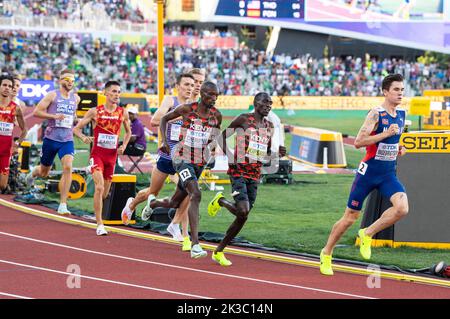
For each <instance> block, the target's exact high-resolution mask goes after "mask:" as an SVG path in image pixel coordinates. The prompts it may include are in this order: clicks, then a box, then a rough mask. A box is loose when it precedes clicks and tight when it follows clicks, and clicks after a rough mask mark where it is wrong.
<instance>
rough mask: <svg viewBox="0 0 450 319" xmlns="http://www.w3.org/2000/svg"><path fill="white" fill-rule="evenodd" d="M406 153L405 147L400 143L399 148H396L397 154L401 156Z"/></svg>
mask: <svg viewBox="0 0 450 319" xmlns="http://www.w3.org/2000/svg"><path fill="white" fill-rule="evenodd" d="M405 154H406V147H404V146H403V145H400V149H399V150H398V155H400V156H403V155H405Z"/></svg>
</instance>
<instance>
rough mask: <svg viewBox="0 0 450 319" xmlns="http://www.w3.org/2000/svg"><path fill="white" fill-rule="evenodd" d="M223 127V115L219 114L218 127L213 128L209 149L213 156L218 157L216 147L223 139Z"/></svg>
mask: <svg viewBox="0 0 450 319" xmlns="http://www.w3.org/2000/svg"><path fill="white" fill-rule="evenodd" d="M221 126H222V114H221V113H219V114H217V126H216V127H214V128H213V131H212V134H211V140H210V142H209V148H210V150H211V155H212V156H215V155H216V146H217V144H218V143H220V139H221V136H222V134H221V132H220V127H221Z"/></svg>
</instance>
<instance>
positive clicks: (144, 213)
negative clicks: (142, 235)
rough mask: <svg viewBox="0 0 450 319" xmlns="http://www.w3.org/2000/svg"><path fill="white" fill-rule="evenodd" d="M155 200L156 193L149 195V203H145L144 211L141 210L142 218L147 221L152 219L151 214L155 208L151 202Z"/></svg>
mask: <svg viewBox="0 0 450 319" xmlns="http://www.w3.org/2000/svg"><path fill="white" fill-rule="evenodd" d="M154 200H156V197H155V195H153V194H150V196H149V197H148V199H147V205H145V207H144V209H143V210H142V212H141V219H142V220H143V221H147V220H149V219H150V216H151V215H152V213H153V208H151V207H150V204H151V203H152V202H153V201H154Z"/></svg>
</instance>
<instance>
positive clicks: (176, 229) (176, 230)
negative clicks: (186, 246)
mask: <svg viewBox="0 0 450 319" xmlns="http://www.w3.org/2000/svg"><path fill="white" fill-rule="evenodd" d="M167 231H168V232H169V234H171V235H172V238H173V239H175V240H176V241H180V242H182V241H183V240H184V239H183V236H182V235H181V230H180V225H179V224H173V223H170V225H169V226H168V227H167Z"/></svg>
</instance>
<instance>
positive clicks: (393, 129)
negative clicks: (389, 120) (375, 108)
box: [386, 124, 400, 137]
mask: <svg viewBox="0 0 450 319" xmlns="http://www.w3.org/2000/svg"><path fill="white" fill-rule="evenodd" d="M398 133H400V129H399V127H398V125H397V124H391V125H390V126H389V128H388V129H387V131H386V134H387V136H388V137H389V136H393V135H396V134H398Z"/></svg>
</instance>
